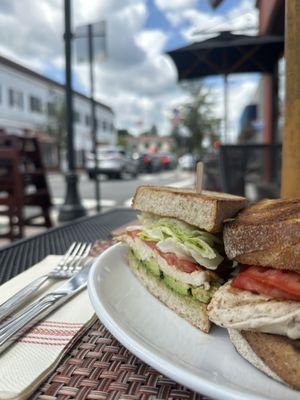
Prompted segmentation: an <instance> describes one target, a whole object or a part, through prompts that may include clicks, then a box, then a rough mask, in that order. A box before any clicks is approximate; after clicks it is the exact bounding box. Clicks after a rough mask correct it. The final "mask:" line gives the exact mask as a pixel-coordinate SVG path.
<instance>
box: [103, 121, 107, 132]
mask: <svg viewBox="0 0 300 400" xmlns="http://www.w3.org/2000/svg"><path fill="white" fill-rule="evenodd" d="M102 129H103V130H104V131H106V129H107V124H106V121H103V122H102Z"/></svg>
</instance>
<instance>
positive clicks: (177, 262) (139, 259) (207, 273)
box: [122, 214, 223, 303]
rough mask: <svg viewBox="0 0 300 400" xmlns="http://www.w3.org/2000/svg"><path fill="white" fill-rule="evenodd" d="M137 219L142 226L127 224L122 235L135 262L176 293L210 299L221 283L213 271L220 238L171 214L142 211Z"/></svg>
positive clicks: (193, 297) (202, 300) (218, 257)
mask: <svg viewBox="0 0 300 400" xmlns="http://www.w3.org/2000/svg"><path fill="white" fill-rule="evenodd" d="M140 220H141V222H142V226H135V227H129V228H128V230H127V233H126V235H124V236H123V237H122V240H123V241H125V242H126V243H127V244H128V245H129V247H130V249H131V252H132V254H131V257H134V258H135V260H136V262H135V265H136V266H137V267H138V268H143V269H144V270H145V271H147V273H150V274H152V275H154V276H155V277H156V278H158V279H160V280H161V282H162V283H164V284H165V285H166V286H167V287H168V288H169V289H171V290H174V291H175V292H177V293H178V294H180V295H182V296H188V297H189V298H192V299H194V300H198V301H200V302H203V303H209V301H210V299H211V298H212V295H213V294H214V293H215V292H216V290H217V289H218V288H219V287H220V284H221V283H222V279H221V278H220V276H219V275H218V274H217V271H216V270H217V268H218V266H219V265H220V264H221V263H222V261H223V256H222V255H221V252H222V241H221V240H220V239H219V238H218V237H217V236H215V235H212V234H210V233H207V232H204V231H200V230H199V229H197V228H195V227H193V226H191V225H189V224H186V223H184V222H181V221H178V220H176V219H173V218H162V217H157V216H153V215H149V214H144V215H142V216H141V217H140Z"/></svg>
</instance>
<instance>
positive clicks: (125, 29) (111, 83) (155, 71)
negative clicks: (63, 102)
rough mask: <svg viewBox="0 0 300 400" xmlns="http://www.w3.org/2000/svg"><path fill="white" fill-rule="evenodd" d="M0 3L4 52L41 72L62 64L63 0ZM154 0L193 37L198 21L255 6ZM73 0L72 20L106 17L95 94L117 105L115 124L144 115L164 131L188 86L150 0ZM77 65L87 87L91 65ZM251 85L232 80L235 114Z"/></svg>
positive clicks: (249, 0) (210, 21)
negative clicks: (222, 9) (153, 24)
mask: <svg viewBox="0 0 300 400" xmlns="http://www.w3.org/2000/svg"><path fill="white" fill-rule="evenodd" d="M0 3H1V4H0V35H1V43H0V53H2V54H3V55H6V56H8V57H11V58H14V59H16V60H18V61H20V62H22V63H25V64H26V65H27V66H29V67H31V68H34V69H36V70H38V71H40V72H42V73H43V72H45V71H48V72H49V70H51V68H55V69H56V70H61V71H63V66H64V52H63V51H64V47H63V40H62V36H63V2H62V1H61V0H43V1H36V0H22V1H18V0H1V2H0ZM155 3H156V5H157V7H159V8H160V10H162V11H163V12H164V13H165V15H166V17H167V18H168V19H169V20H170V21H171V22H172V24H174V25H176V27H177V28H178V30H180V31H181V33H182V35H184V37H186V38H188V39H189V40H190V39H191V38H193V39H195V37H194V36H192V34H193V32H194V31H195V29H206V28H207V27H211V26H212V25H216V24H219V23H223V22H224V21H227V20H228V18H229V17H230V18H232V17H234V15H237V14H234V13H238V12H242V13H244V11H245V10H250V11H249V12H253V0H243V1H240V2H239V5H238V6H237V7H236V11H232V12H231V13H230V14H228V15H227V16H225V17H224V15H219V14H217V13H215V14H206V13H203V12H201V11H200V10H199V9H198V8H197V1H196V0H155ZM72 4H73V26H74V27H75V26H78V25H81V24H86V23H90V22H97V21H99V20H102V19H106V20H107V25H108V32H107V38H108V42H107V49H108V57H107V59H106V60H105V61H104V62H102V63H97V65H96V68H95V71H96V95H97V98H98V99H99V100H102V101H104V102H107V103H108V104H109V105H111V106H112V107H113V109H114V110H115V113H116V123H117V126H119V127H126V128H128V129H130V130H133V131H134V132H138V131H139V130H140V129H141V128H140V127H137V126H136V122H137V121H143V128H144V129H145V128H147V127H150V126H151V125H152V124H153V123H156V124H157V125H158V127H159V130H160V132H162V133H166V132H167V131H168V129H169V116H170V115H169V113H170V110H172V108H174V107H175V106H177V105H178V104H180V102H181V101H184V99H186V94H185V93H184V92H183V91H182V89H181V88H180V87H178V86H177V85H176V71H175V67H174V65H173V64H172V63H171V61H170V60H169V59H168V58H167V57H166V56H164V55H163V54H162V51H163V49H164V46H165V44H166V42H167V40H168V34H167V33H166V32H165V31H162V30H160V29H151V30H150V29H145V28H144V26H145V22H146V20H147V16H148V9H147V6H146V4H147V2H146V0H102V1H99V0H89V1H88V2H87V1H86V0H73V2H72ZM238 10H239V11H238ZM242 18H244V17H242ZM20 21H22V22H21V23H20ZM244 23H245V21H242V22H241V26H243V24H244ZM177 28H176V29H177ZM74 71H75V73H76V74H77V78H78V80H79V81H80V83H81V84H82V86H83V87H84V88H86V90H87V91H88V90H89V81H88V69H87V65H75V64H74ZM251 88H252V86H251ZM251 88H249V87H248V86H247V85H246V84H244V86H243V88H242V89H241V90H240V91H237V92H236V93H235V92H234V90H235V89H234V88H232V97H231V96H230V99H231V100H230V101H231V102H234V100H232V99H233V98H236V99H237V100H236V101H235V103H230V105H232V106H233V108H234V111H233V112H232V115H234V117H232V118H235V119H237V117H238V111H237V110H239V109H240V108H241V105H242V104H244V103H245V104H246V100H247V96H249V93H250V92H251V90H252V89H251ZM219 93H220V89H219ZM241 93H244V95H241ZM243 96H244V97H243ZM219 98H221V97H220V96H219ZM243 99H244V100H243ZM219 103H220V104H219ZM219 103H218V104H216V111H217V112H218V113H219V114H220V115H221V113H220V110H221V107H222V102H221V100H220V101H219ZM230 118H231V117H230Z"/></svg>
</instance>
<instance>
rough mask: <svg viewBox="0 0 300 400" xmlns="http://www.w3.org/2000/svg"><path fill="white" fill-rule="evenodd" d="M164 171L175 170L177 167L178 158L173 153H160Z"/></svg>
mask: <svg viewBox="0 0 300 400" xmlns="http://www.w3.org/2000/svg"><path fill="white" fill-rule="evenodd" d="M158 156H159V158H160V162H161V166H162V169H175V168H176V167H177V157H176V155H175V154H173V153H169V152H160V153H158Z"/></svg>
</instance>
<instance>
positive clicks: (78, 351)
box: [32, 321, 209, 400]
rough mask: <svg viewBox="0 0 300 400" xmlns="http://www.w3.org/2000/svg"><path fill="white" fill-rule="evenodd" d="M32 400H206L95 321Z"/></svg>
mask: <svg viewBox="0 0 300 400" xmlns="http://www.w3.org/2000/svg"><path fill="white" fill-rule="evenodd" d="M32 399H34V400H56V399H59V400H71V399H74V400H75V399H76V400H85V399H87V400H114V399H119V400H146V399H147V400H154V399H155V400H161V399H164V400H179V399H180V400H181V399H182V400H209V399H208V398H207V397H205V396H202V395H200V394H197V393H195V392H192V391H191V390H189V389H187V388H185V387H184V386H181V385H179V384H178V383H176V382H174V381H173V380H171V379H169V378H167V377H165V376H163V375H162V374H160V373H159V372H157V371H156V370H155V369H153V368H151V367H150V366H149V365H147V364H145V363H144V362H143V361H141V360H140V359H139V358H137V357H135V356H134V355H133V354H132V353H130V351H129V350H127V349H126V348H125V347H123V346H122V345H121V344H120V343H119V342H118V341H117V340H116V339H115V338H114V337H113V336H112V335H111V334H110V333H109V332H108V330H107V329H106V328H105V327H104V326H103V325H102V324H101V322H100V321H97V322H96V323H95V324H94V325H93V326H92V327H91V329H90V330H89V331H88V332H87V333H86V334H85V335H84V336H83V337H82V338H81V339H80V340H79V341H78V342H77V344H75V346H74V347H73V349H71V350H70V352H69V353H68V354H67V355H66V356H65V358H64V359H63V360H62V362H61V364H60V365H59V367H58V368H57V370H56V372H55V373H54V374H52V375H51V376H50V377H49V378H48V380H47V381H46V382H45V383H44V384H43V385H42V386H41V387H40V388H39V389H38V391H37V392H36V393H35V395H34V396H33V397H32Z"/></svg>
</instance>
